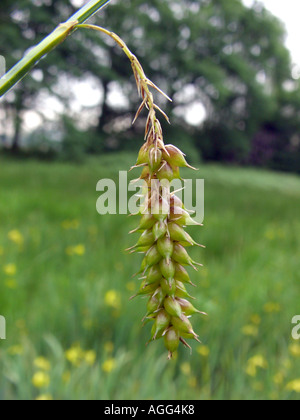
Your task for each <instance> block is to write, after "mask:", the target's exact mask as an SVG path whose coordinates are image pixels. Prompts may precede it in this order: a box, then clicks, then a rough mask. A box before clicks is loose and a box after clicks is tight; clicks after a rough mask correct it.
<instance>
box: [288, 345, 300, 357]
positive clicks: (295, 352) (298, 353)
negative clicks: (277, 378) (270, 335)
mask: <svg viewBox="0 0 300 420" xmlns="http://www.w3.org/2000/svg"><path fill="white" fill-rule="evenodd" d="M289 351H290V353H291V355H292V356H294V357H300V345H299V344H297V343H295V344H291V345H290V347H289Z"/></svg>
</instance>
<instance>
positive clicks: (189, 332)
mask: <svg viewBox="0 0 300 420" xmlns="http://www.w3.org/2000/svg"><path fill="white" fill-rule="evenodd" d="M77 28H85V29H93V30H96V31H100V32H102V33H105V34H106V35H109V36H110V37H111V38H112V39H114V40H115V41H116V43H117V44H118V45H119V46H120V47H121V48H122V49H123V51H124V53H125V54H126V55H127V57H128V58H129V60H130V61H131V65H132V69H133V73H134V76H135V80H136V84H137V88H138V92H139V94H140V95H141V97H142V103H141V105H140V107H139V109H138V111H137V113H136V116H135V118H134V121H133V123H134V122H135V121H136V119H137V118H138V117H139V115H140V113H141V112H142V110H143V109H144V108H146V109H147V110H148V118H147V121H146V128H145V138H144V141H145V143H144V145H143V146H142V148H141V150H140V152H139V155H138V159H137V162H136V165H135V166H134V167H133V168H138V167H141V168H142V174H141V176H140V178H139V180H143V182H144V187H143V189H142V191H143V193H142V196H141V197H140V209H139V212H138V215H139V216H140V217H141V220H140V223H139V226H138V227H137V229H135V230H134V231H132V232H131V233H134V232H140V233H141V236H140V238H139V240H138V242H137V243H136V245H135V246H133V247H132V248H130V249H129V250H128V251H130V252H131V253H134V252H138V253H142V254H144V259H143V262H142V265H141V269H140V271H139V273H137V274H139V275H140V280H141V282H142V283H141V285H140V289H139V291H138V293H137V294H136V295H135V296H139V295H141V296H148V303H147V313H146V315H145V317H144V319H143V321H149V322H151V321H152V322H153V326H152V331H151V340H158V339H160V338H163V339H164V342H165V346H166V347H167V349H168V351H169V359H170V358H171V357H172V355H173V353H174V352H175V351H176V350H177V348H178V346H179V344H180V342H182V343H183V344H184V345H185V346H186V347H188V348H191V347H190V346H189V344H188V343H187V342H186V339H189V338H191V339H195V340H197V341H199V338H198V335H197V334H196V333H195V332H194V330H193V327H192V324H191V322H190V317H191V316H192V315H194V314H196V313H200V314H204V313H203V312H200V311H198V310H197V309H196V308H195V307H194V306H193V305H192V304H191V302H190V300H191V299H193V298H192V296H190V295H189V293H188V292H187V289H186V285H187V284H190V285H192V286H194V285H193V283H192V282H191V280H190V277H189V274H188V272H187V270H186V268H185V267H186V266H191V267H193V268H194V269H195V270H197V268H196V266H197V265H199V266H201V264H198V263H196V262H195V261H193V260H192V259H191V257H190V256H189V254H188V252H187V251H186V248H187V247H190V246H195V245H197V246H200V247H202V245H199V244H197V243H196V242H195V241H194V240H193V239H192V238H191V236H190V235H189V234H188V233H187V232H186V231H185V227H186V226H190V225H198V223H197V222H195V221H194V219H193V218H192V217H191V215H190V212H189V211H188V210H187V209H186V208H185V206H184V204H183V202H182V201H181V199H180V198H179V197H177V196H176V194H175V193H176V191H173V192H171V183H172V181H174V180H176V179H181V178H180V168H183V167H189V168H191V169H195V168H192V167H191V166H190V165H189V164H188V163H187V161H186V159H185V155H184V154H183V153H182V152H181V151H180V150H179V149H178V148H176V147H175V146H173V145H165V144H164V140H163V132H162V127H161V124H160V122H159V120H158V119H157V116H156V112H157V111H159V112H160V113H161V114H162V115H163V116H164V117H165V118H166V120H167V121H168V122H169V118H168V116H167V115H166V114H165V113H164V112H163V111H162V110H161V109H160V108H159V107H158V106H157V105H156V104H155V103H154V100H153V95H152V93H151V91H150V88H154V89H156V90H157V91H158V92H159V93H161V94H162V95H164V96H165V98H167V99H168V100H170V101H171V99H170V98H169V97H168V96H167V95H165V94H164V92H162V91H161V90H160V89H159V88H158V87H157V86H156V85H155V84H154V83H152V82H151V81H150V80H149V79H148V78H147V77H146V75H145V73H144V71H143V68H142V66H141V64H140V63H139V61H138V59H137V58H136V57H135V55H134V54H132V52H131V51H130V50H129V49H128V47H127V46H126V44H125V43H124V42H123V40H122V39H121V38H120V37H119V36H118V35H116V34H114V33H113V32H110V31H108V30H106V29H104V28H101V27H98V26H94V25H77ZM133 168H132V169H133ZM135 296H133V297H135ZM204 315H206V314H204ZM151 340H150V341H151Z"/></svg>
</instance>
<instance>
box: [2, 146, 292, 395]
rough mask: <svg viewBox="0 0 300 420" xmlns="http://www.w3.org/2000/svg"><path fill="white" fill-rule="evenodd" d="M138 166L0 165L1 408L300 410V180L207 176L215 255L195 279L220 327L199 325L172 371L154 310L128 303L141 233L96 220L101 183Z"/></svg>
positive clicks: (124, 160)
mask: <svg viewBox="0 0 300 420" xmlns="http://www.w3.org/2000/svg"><path fill="white" fill-rule="evenodd" d="M134 161H135V154H132V155H130V154H120V155H111V156H106V157H103V158H99V159H92V160H90V161H88V162H87V163H86V164H84V165H82V166H76V165H71V164H62V163H55V164H50V163H48V164H45V163H39V162H34V161H26V162H21V161H10V160H5V161H4V160H2V161H1V172H0V220H1V225H0V314H1V315H3V316H5V317H6V321H7V340H6V341H0V369H1V370H0V371H1V376H0V399H36V398H38V399H51V398H53V399H155V400H159V399H172V400H176V399H299V392H300V342H297V341H293V340H292V338H291V331H292V324H291V320H292V318H293V316H294V315H297V314H300V304H299V284H300V283H299V281H300V270H299V259H300V237H299V232H300V219H299V211H300V179H299V178H297V177H294V176H291V175H283V174H274V173H270V172H264V171H256V170H252V169H240V168H230V167H221V166H216V165H208V166H206V165H203V166H202V165H201V168H200V171H199V173H198V174H197V176H198V177H201V178H205V187H206V191H205V211H206V216H205V226H204V227H203V228H200V229H198V228H191V229H190V233H191V234H192V235H193V236H194V237H195V239H196V240H197V241H199V242H201V243H204V244H205V245H206V247H207V248H206V249H205V250H199V249H195V250H193V257H194V258H195V259H197V260H200V261H201V262H203V264H204V268H203V269H201V270H200V271H199V273H196V272H193V271H191V276H192V281H193V282H194V283H196V284H197V285H198V288H197V289H195V290H192V292H193V294H194V295H196V297H197V306H198V307H199V309H201V310H203V311H205V312H207V313H208V314H209V316H208V317H207V318H205V319H204V318H203V317H200V316H199V317H194V325H195V330H196V331H197V333H198V334H199V335H200V337H201V340H202V343H203V344H202V345H200V344H198V343H196V342H195V343H193V344H192V346H193V354H192V355H190V354H189V352H188V351H186V350H185V349H184V348H181V349H180V351H179V352H178V354H177V355H176V358H175V360H173V361H171V362H168V361H167V353H166V351H165V349H164V347H163V343H161V342H156V343H151V344H149V345H148V346H147V347H146V346H145V343H146V342H147V341H148V338H149V333H150V331H149V329H150V327H149V326H146V327H145V328H141V318H142V317H143V315H144V313H145V305H146V301H145V300H143V299H141V298H137V299H135V300H133V301H129V297H130V296H131V295H132V294H134V291H135V290H136V289H137V285H138V281H137V280H136V279H132V274H133V273H135V272H136V271H138V268H139V264H140V258H139V257H138V256H128V255H126V254H125V252H124V249H125V248H127V247H128V246H131V245H132V244H133V243H134V238H133V237H129V236H128V231H129V230H130V229H132V228H133V227H135V224H136V221H135V220H134V218H128V217H126V216H99V215H98V214H97V213H96V200H97V198H98V196H99V194H98V193H97V192H96V183H97V181H98V180H99V179H101V178H114V179H117V178H118V171H119V170H127V169H128V168H129V167H130V166H131V164H133V163H134ZM196 164H197V162H196ZM198 166H199V164H198ZM188 174H189V173H188ZM185 175H187V174H185ZM193 176H195V174H193Z"/></svg>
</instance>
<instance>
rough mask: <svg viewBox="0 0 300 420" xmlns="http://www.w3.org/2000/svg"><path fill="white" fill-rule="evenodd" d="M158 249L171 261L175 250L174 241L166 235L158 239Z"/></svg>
mask: <svg viewBox="0 0 300 420" xmlns="http://www.w3.org/2000/svg"><path fill="white" fill-rule="evenodd" d="M157 249H158V252H159V253H160V255H161V256H162V257H163V258H166V259H167V260H168V261H169V260H170V258H171V256H172V254H173V251H174V242H173V241H172V240H171V239H170V238H168V237H167V236H165V237H164V238H162V239H159V240H158V241H157Z"/></svg>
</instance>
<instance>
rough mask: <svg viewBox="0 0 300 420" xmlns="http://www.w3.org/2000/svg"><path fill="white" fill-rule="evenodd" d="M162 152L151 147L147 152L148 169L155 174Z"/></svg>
mask: <svg viewBox="0 0 300 420" xmlns="http://www.w3.org/2000/svg"><path fill="white" fill-rule="evenodd" d="M161 159H162V152H161V151H160V150H159V149H155V147H153V148H152V149H150V151H149V167H150V171H151V172H152V173H153V172H155V171H156V170H157V169H158V168H159V167H160V165H161Z"/></svg>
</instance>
